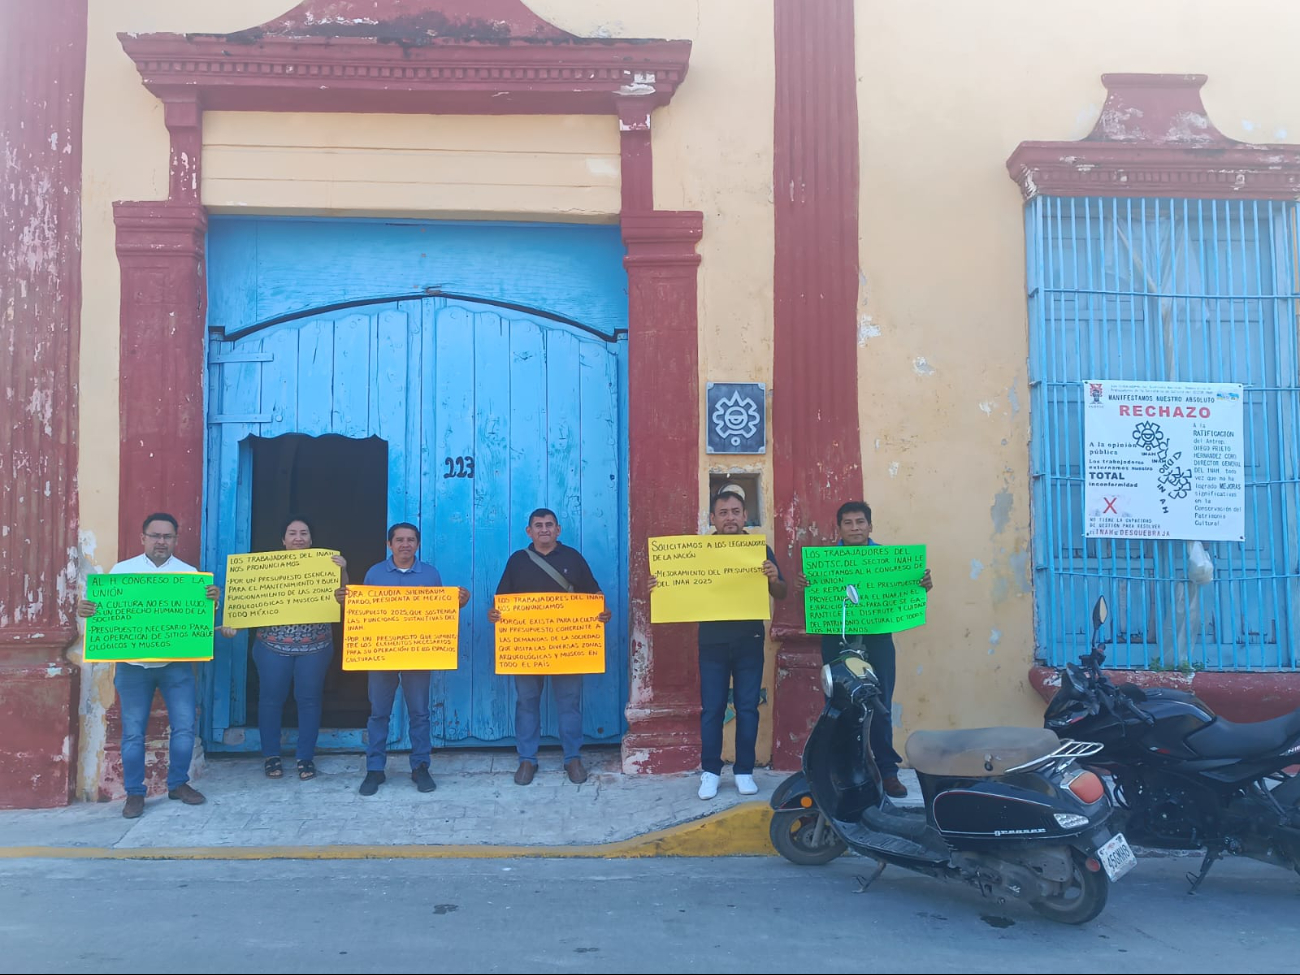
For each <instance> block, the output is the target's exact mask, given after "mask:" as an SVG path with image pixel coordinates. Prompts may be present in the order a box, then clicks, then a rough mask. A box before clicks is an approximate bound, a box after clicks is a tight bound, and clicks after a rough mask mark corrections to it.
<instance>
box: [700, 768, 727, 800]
mask: <svg viewBox="0 0 1300 975" xmlns="http://www.w3.org/2000/svg"><path fill="white" fill-rule="evenodd" d="M721 781H722V777H721V776H720V775H715V774H714V773H712V772H701V773H700V798H701V799H712V798H713V797H714V796H716V795H717V794H718V783H719V782H721Z"/></svg>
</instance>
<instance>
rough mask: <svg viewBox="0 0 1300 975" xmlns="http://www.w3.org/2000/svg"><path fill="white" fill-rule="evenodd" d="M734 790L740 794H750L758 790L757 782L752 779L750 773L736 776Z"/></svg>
mask: <svg viewBox="0 0 1300 975" xmlns="http://www.w3.org/2000/svg"><path fill="white" fill-rule="evenodd" d="M736 791H737V792H739V793H740V794H741V795H742V796H752V795H755V794H756V793H757V792H758V783H757V782H755V781H754V777H753V776H752V775H739V774H738V775H737V776H736Z"/></svg>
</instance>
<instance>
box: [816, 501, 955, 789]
mask: <svg viewBox="0 0 1300 975" xmlns="http://www.w3.org/2000/svg"><path fill="white" fill-rule="evenodd" d="M835 524H836V526H837V528H838V530H839V536H840V537H839V542H838V543H837V544H840V545H876V544H879V543H878V542H875V541H873V540H872V538H871V508H870V506H868V505H867V503H866V502H865V501H846V502H845V503H844V504H842V505H840V508H839V511H837V512H836V513H835ZM796 582H797V583H798V586H799V589H800V591H801V592H802V591H803V590H804V589H805V588H807V586H808V577H807V576H805V575H804V574H803V573H802V572H800V573H799V576H798V578H797V580H796ZM917 584H918V585H919V586H920V587H921V588H922V589H924V590H925V591H926V592H929V591H930V590H931V589H932V588H933V587H934V583H933V582H932V581H931V580H930V570H929V569H926V570H925V574H924V575H923V576H921V578H920V580H919V581H918V583H917ZM845 639H846V640H847V641H848V643H849V645H850V646H854V647H858V648H861V649H863V650H865V651H866V656H867V663H869V664H871V669H872V670H874V671H875V672H876V679H877V680H879V681H880V693H881V698H882V701H881V703H882V704H883V707H880V708H877V709H876V713H875V714H874V715H872V717H871V732H870V734H871V752H872V754H873V755H874V756H875V759H876V767H877V768H879V769H880V777H881V779H883V780H884V781H883V785H884V789H885V792H886V794H888V795H890V796H892V797H893V798H895V799H902V798H903V797H905V796H906V795H907V786H905V785H903V783H902V782H900V781H899V778H898V765H899V763H900V762H902V760H903V759H902V756H900V755H899V754H898V752H896V751H894V719H893V704H894V682H895V679H896V678H897V675H898V667H897V663H896V660H895V652H894V636H893V634H892V633H866V634H862V635H860V636H846V637H845ZM840 653H841V646H840V636H839V634H838V633H835V634H824V635H823V636H822V663H830V662H831V661H832V660H834V659H835V658H836V657H838V656H839V655H840Z"/></svg>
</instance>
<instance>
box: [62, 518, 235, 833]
mask: <svg viewBox="0 0 1300 975" xmlns="http://www.w3.org/2000/svg"><path fill="white" fill-rule="evenodd" d="M178 533H179V527H178V526H177V524H176V519H175V518H174V517H173V516H171V515H169V514H167V513H166V512H162V511H159V512H156V513H155V514H152V515H150V516H149V517H148V518H146V519H145V520H144V525H143V526H142V528H141V532H140V541H141V542H142V543H144V552H143V553H142V554H140V555H137V556H136V557H135V558H132V559H126V560H125V561H122V562H118V563H117V564H116V565H114V566H113V568H112V569H110V570H109V575H110V576H115V575H116V576H123V577H124V578H123V580H122V582H121V584H120V585H118V586H112V585H111V580H110V579H107V578H106V577H104V576H92V577H91V578H90V579H89V580H87V582H88V585H87V596H91V595H100V599H99V600H98V601H95V602H92V601H91V600H89V599H82V600H80V601H79V602H78V604H77V615H78V616H80V617H82V618H83V619H85V620H86V621H87V623H86V659H87V660H95V659H100V660H116V661H117V669H116V672H115V673H114V674H113V684H114V686H115V687H116V688H117V696H118V698H119V700H120V701H121V702H122V779H123V785H125V787H126V805H125V806H124V807H123V809H122V815H123V816H125V817H126V818H127V819H135V818H137V817H138V816H140V815H141V814H142V813H143V812H144V797H145V785H144V771H145V749H144V738H145V732H146V729H147V728H148V725H149V711H150V709H151V708H152V707H153V696H154V691H155V690H156V691H160V692H161V693H162V696H163V702H164V703H165V704H166V705H167V720H168V722H169V723H170V724H171V742H170V746H169V749H168V759H167V797H168V798H169V799H177V800H179V801H181V802H183V803H185V804H186V805H188V806H197V805H199V804H201V803H203V802H205V801H206V800H205V799H204V797H203V793H201V792H199V791H198V790H197V789H195V788H194V787H193V786H191V785H190V784H189V781H190V761H191V759H192V758H193V756H194V735H195V723H196V712H197V710H198V705H197V697H196V693H195V683H194V664H193V661H194V660H197V659H211V657H212V633H213V619H214V617H215V611H216V603H217V601H218V600H220V599H221V589H220V588H219V587H217V586H214V585H212V577H211V576H210V575H199V572H198V570H197V569H196V568H194V566H192V565H189V564H187V563H185V562H182V561H181V560H180V559H178V558H176V556H175V555H174V554H173V553H174V552H175V550H176V536H177V534H178ZM145 574H149V575H151V576H153V575H156V576H157V577H158V578H157V580H156V584H155V585H153V586H150V587H149V589H150V590H151V591H150V592H149V595H150V596H151V597H156V598H151V599H150V600H148V601H147V602H146V603H145V604H143V605H142V604H141V601H140V599H139V592H138V590H139V588H140V581H139V580H136V579H132V578H130V577H133V576H140V575H145ZM150 581H155V580H150ZM128 582H129V584H128ZM196 586H197V587H201V588H200V590H199V591H200V592H201V593H202V596H203V598H204V599H206V600H207V601H208V606H207V608H206V610H205V609H204V608H203V606H202V605H198V606H195V605H194V603H195V598H194V597H195V596H196V595H197V593H194V592H193V590H194V589H195V587H196ZM101 593H102V595H101ZM113 602H117V603H120V605H113ZM101 604H103V605H104V606H105V607H106V609H107V608H109V607H111V610H112V611H111V613H110V612H106V613H105V618H104V619H102V620H99V621H96V620H94V617H95V615H96V614H97V612H98V611H99V609H100V606H101ZM151 607H152V608H151ZM110 616H111V617H112V618H111V619H110V618H109V617H110ZM101 624H104V625H101ZM132 628H135V629H136V630H137V631H138V632H139V635H138V636H137V637H136V638H135V639H134V640H126V641H125V642H126V643H131V642H134V643H135V647H134V649H132V647H130V646H127V645H124V639H123V638H124V635H126V636H129V635H130V634H129V631H130V630H131V629H132ZM110 629H111V630H113V631H114V632H106V631H107V630H110Z"/></svg>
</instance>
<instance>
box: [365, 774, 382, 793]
mask: <svg viewBox="0 0 1300 975" xmlns="http://www.w3.org/2000/svg"><path fill="white" fill-rule="evenodd" d="M385 778H387V776H385V775H384V773H383V772H367V773H366V777H365V779H364V780H363V781H362V783H361V794H362V795H363V796H373V795H374V794H375V793H376V792H378V791H379V787H380V786H381V785H383V784H384V779H385Z"/></svg>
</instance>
